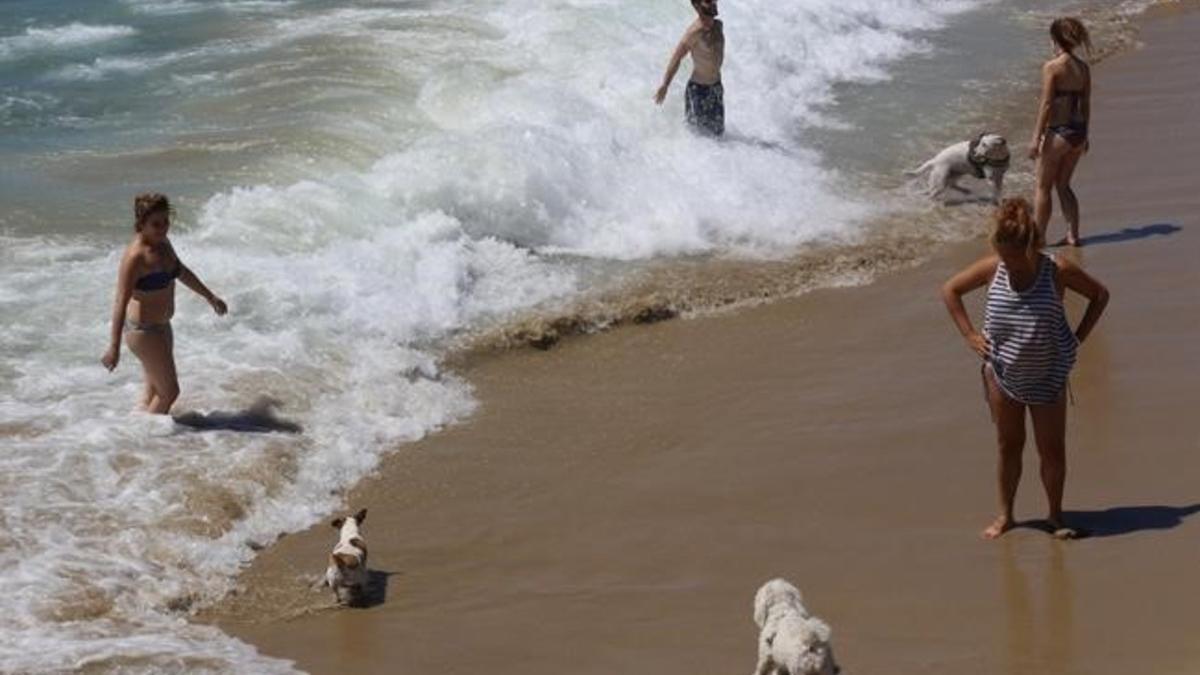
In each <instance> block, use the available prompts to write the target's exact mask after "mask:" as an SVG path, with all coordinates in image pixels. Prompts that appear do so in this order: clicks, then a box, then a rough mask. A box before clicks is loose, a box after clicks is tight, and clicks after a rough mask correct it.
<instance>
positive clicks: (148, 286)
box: [133, 262, 182, 291]
mask: <svg viewBox="0 0 1200 675" xmlns="http://www.w3.org/2000/svg"><path fill="white" fill-rule="evenodd" d="M180 267H182V265H181V264H180V263H179V262H176V263H175V269H174V270H171V271H170V272H162V271H159V272H151V273H149V274H144V275H142V276H140V277H138V280H137V281H136V282H134V284H133V286H134V288H136V289H137V290H139V291H161V290H162V289H164V288H166V287H167V286H170V285H171V282H172V281H174V280H175V279H176V278H177V277H178V276H179V268H180Z"/></svg>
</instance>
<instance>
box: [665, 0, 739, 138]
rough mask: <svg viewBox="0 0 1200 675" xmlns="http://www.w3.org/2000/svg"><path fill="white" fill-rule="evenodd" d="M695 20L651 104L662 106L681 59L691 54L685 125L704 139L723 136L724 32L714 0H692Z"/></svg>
mask: <svg viewBox="0 0 1200 675" xmlns="http://www.w3.org/2000/svg"><path fill="white" fill-rule="evenodd" d="M692 8H693V9H695V10H696V14H697V18H696V21H695V22H693V23H692V25H690V26H688V29H687V32H686V33H684V34H683V39H682V40H680V41H679V46H678V47H676V48H675V53H674V54H672V55H671V63H669V64H668V65H667V74H666V76H665V77H663V83H662V86H661V87H659V88H658V92H657V93H655V94H654V102H655V103H658V104H659V105H662V102H663V100H664V99H665V98H666V97H667V90H668V89H669V88H670V87H671V80H673V79H675V73H676V72H678V71H679V64H680V63H681V62H682V61H683V57H685V56H687V55H688V54H691V55H692V77H691V79H690V80H688V85H687V93H686V97H687V98H686V99H685V110H686V114H687V121H688V124H690V125H691V126H692V128H693V129H695V130H696V131H697V132H699V133H701V134H704V135H708V136H720V135H721V134H723V133H725V89H724V88H723V87H722V86H721V64H722V63H723V62H724V61H725V29H724V26H723V25H722V23H721V22H720V20H718V19H717V0H692Z"/></svg>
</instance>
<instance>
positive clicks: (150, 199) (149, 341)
mask: <svg viewBox="0 0 1200 675" xmlns="http://www.w3.org/2000/svg"><path fill="white" fill-rule="evenodd" d="M133 213H134V226H133V228H134V231H135V233H134V236H133V241H131V242H129V245H128V246H127V247H125V255H123V256H122V257H121V267H120V271H119V272H118V273H117V293H116V301H115V302H114V303H113V312H112V331H111V340H110V341H109V345H108V351H107V352H105V353H104V357H103V358H102V359H101V360H100V361H101V363H103V364H104V367H105V368H108V369H109V370H110V371H112V370H114V369H115V368H116V367H117V363H118V362H119V361H120V358H121V336H122V334H124V336H125V343H126V344H127V345H129V349H130V351H132V352H133V353H134V354H135V355H136V356H137V357H138V359H139V360H140V361H141V362H142V371H143V372H144V373H145V376H146V387H145V390H144V393H143V395H142V402H141V407H142V409H143V410H145V411H147V412H151V413H156V414H160V415H163V414H166V413H167V412H169V411H170V410H171V405H172V404H173V403H175V399H176V398H178V397H179V380H178V378H177V377H176V375H175V335H174V333H173V332H172V331H171V317H172V316H173V315H174V314H175V280H176V279H178V280H179V281H181V282H182V283H183V285H184V286H187V287H188V288H190V289H192V290H193V291H195V292H196V294H197V295H199V296H200V297H202V298H204V299H205V300H207V301H208V304H210V305H211V306H212V308H213V311H214V312H216V313H217V315H218V316H224V315H225V312H226V311H227V310H226V307H225V302H224V301H223V300H221V299H220V298H218V297H217V296H216V295H213V293H212V291H210V290H208V288H207V287H206V286H205V285H204V284H203V283H202V282H201V281H200V279H199V278H197V277H196V275H195V274H193V273H192V271H191V270H190V269H188V268H187V266H186V265H184V264H183V263H182V262H181V261H180V260H179V256H178V255H176V254H175V249H174V248H173V247H172V246H171V242H170V240H169V239H167V230H168V229H170V227H171V203H170V202H169V201H168V200H167V197H166V196H165V195H161V194H143V195H138V196H137V197H136V198H135V199H134V204H133Z"/></svg>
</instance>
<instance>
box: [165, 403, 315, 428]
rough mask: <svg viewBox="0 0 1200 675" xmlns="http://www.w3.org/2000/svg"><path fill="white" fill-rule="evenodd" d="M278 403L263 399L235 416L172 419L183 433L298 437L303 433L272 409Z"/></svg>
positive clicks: (216, 414) (193, 414)
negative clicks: (291, 435)
mask: <svg viewBox="0 0 1200 675" xmlns="http://www.w3.org/2000/svg"><path fill="white" fill-rule="evenodd" d="M278 406H279V401H277V400H276V399H273V398H270V397H268V396H263V397H261V398H259V399H258V400H257V401H255V402H254V404H253V405H251V406H250V407H249V408H246V409H245V410H238V411H234V412H229V411H224V410H215V411H213V412H209V413H199V412H187V413H182V414H180V415H176V416H175V417H174V418H173V419H174V420H175V423H176V424H178V425H179V426H180V427H183V429H182V430H183V431H190V432H200V431H237V432H241V433H250V434H270V433H285V434H298V433H301V432H303V431H304V429H303V428H302V427H301V426H300V425H299V424H297V423H296V422H293V421H291V420H286V419H282V418H280V417H278V416H277V415H276V414H275V408H277V407H278Z"/></svg>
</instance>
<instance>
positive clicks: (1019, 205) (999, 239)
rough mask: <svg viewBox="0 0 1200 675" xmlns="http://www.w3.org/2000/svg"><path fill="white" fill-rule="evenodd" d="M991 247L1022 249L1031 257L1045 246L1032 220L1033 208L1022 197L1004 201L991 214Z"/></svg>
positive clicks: (1039, 231)
mask: <svg viewBox="0 0 1200 675" xmlns="http://www.w3.org/2000/svg"><path fill="white" fill-rule="evenodd" d="M991 242H992V247H993V248H996V249H999V248H1006V249H1022V250H1024V251H1025V252H1026V254H1028V255H1029V257H1031V258H1032V257H1033V256H1034V255H1036V254H1037V252H1038V251H1040V250H1042V247H1043V246H1045V240H1044V239H1043V236H1042V231H1041V230H1040V229H1038V226H1037V223H1035V222H1034V220H1033V208H1032V207H1030V205H1029V202H1028V201H1027V200H1026V199H1025V198H1024V197H1015V198H1011V199H1005V200H1004V201H1002V202H1000V205H999V206H997V207H996V210H995V211H994V212H993V213H992V236H991Z"/></svg>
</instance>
